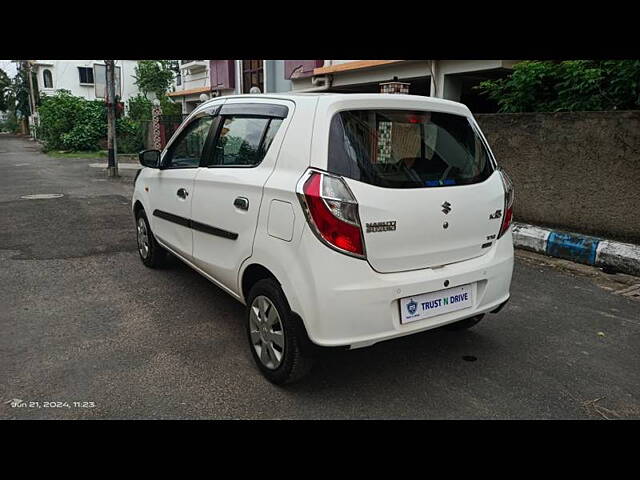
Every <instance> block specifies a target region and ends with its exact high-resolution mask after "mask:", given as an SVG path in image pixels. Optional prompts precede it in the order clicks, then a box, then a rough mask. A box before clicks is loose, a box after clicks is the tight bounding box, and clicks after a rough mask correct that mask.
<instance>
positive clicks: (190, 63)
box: [180, 60, 209, 72]
mask: <svg viewBox="0 0 640 480" xmlns="http://www.w3.org/2000/svg"><path fill="white" fill-rule="evenodd" d="M208 64H209V62H208V61H207V60H180V69H181V70H189V72H198V71H201V70H205V69H206V68H207V67H208Z"/></svg>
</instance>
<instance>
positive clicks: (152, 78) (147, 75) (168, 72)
mask: <svg viewBox="0 0 640 480" xmlns="http://www.w3.org/2000/svg"><path fill="white" fill-rule="evenodd" d="M174 70H175V60H140V61H139V62H138V65H137V66H136V68H135V75H134V78H135V79H136V81H135V84H136V85H137V86H138V89H139V90H140V91H141V92H142V93H143V94H144V96H145V97H147V98H148V95H149V93H154V94H155V96H156V97H157V98H161V97H163V96H164V95H165V94H166V93H167V91H168V90H169V87H170V86H171V82H173V77H174Z"/></svg>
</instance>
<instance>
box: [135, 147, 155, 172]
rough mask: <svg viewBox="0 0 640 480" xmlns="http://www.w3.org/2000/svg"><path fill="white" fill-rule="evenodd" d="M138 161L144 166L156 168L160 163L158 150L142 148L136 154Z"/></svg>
mask: <svg viewBox="0 0 640 480" xmlns="http://www.w3.org/2000/svg"><path fill="white" fill-rule="evenodd" d="M138 158H139V159H140V163H141V164H142V165H143V166H145V167H151V168H158V164H159V163H160V151H159V150H144V151H142V152H140V153H139V154H138Z"/></svg>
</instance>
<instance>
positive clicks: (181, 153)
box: [162, 115, 213, 168]
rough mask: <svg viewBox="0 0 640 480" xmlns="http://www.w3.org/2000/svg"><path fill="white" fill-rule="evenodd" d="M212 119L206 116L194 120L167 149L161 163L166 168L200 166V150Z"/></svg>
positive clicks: (202, 147)
mask: <svg viewBox="0 0 640 480" xmlns="http://www.w3.org/2000/svg"><path fill="white" fill-rule="evenodd" d="M212 123H213V117H211V116H210V115H206V116H203V117H199V118H196V119H195V120H193V121H192V122H191V123H190V124H189V125H187V126H186V127H185V129H184V130H183V131H182V133H181V134H180V137H178V138H177V139H176V141H175V142H173V144H172V145H171V147H169V151H168V152H167V153H166V156H165V158H164V159H163V161H162V162H163V163H164V165H165V166H167V167H168V168H192V167H197V166H198V165H200V157H202V150H203V149H204V144H205V142H206V141H207V135H208V134H209V130H210V129H211V124H212Z"/></svg>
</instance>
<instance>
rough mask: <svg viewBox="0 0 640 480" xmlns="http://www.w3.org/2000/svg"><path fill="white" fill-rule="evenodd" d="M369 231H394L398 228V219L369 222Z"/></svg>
mask: <svg viewBox="0 0 640 480" xmlns="http://www.w3.org/2000/svg"><path fill="white" fill-rule="evenodd" d="M366 225H367V233H374V232H393V231H395V229H396V221H395V220H388V221H386V222H374V223H367V224H366Z"/></svg>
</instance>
